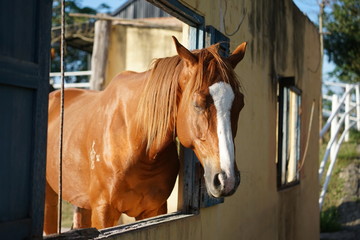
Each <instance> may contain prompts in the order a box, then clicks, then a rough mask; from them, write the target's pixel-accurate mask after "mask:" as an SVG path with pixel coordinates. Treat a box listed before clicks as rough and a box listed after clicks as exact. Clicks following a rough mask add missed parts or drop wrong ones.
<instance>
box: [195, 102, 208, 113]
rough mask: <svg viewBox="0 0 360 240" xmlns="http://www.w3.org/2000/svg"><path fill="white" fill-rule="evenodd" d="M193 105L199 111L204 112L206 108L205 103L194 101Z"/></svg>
mask: <svg viewBox="0 0 360 240" xmlns="http://www.w3.org/2000/svg"><path fill="white" fill-rule="evenodd" d="M193 106H194V108H195V110H196V111H198V112H202V111H204V110H205V105H204V104H201V103H198V102H194V104H193Z"/></svg>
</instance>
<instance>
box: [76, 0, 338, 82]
mask: <svg viewBox="0 0 360 240" xmlns="http://www.w3.org/2000/svg"><path fill="white" fill-rule="evenodd" d="M126 1H127V0H81V1H80V3H81V5H82V6H89V7H92V8H95V9H96V8H97V7H98V6H99V5H100V4H101V3H106V4H107V5H109V7H110V12H113V11H114V10H116V9H117V8H119V7H120V6H121V5H122V4H123V3H125V2H126ZM319 1H320V0H293V2H294V3H295V4H296V5H297V6H298V8H299V9H300V10H301V11H302V12H303V13H304V14H305V15H306V16H308V18H309V19H310V20H311V21H312V22H314V23H315V24H316V25H317V24H318V13H319ZM325 10H327V11H328V10H329V8H325ZM334 67H335V66H334V64H333V63H329V62H328V58H327V56H326V55H325V56H324V62H323V80H330V79H329V77H328V72H331V71H332V70H333V69H334Z"/></svg>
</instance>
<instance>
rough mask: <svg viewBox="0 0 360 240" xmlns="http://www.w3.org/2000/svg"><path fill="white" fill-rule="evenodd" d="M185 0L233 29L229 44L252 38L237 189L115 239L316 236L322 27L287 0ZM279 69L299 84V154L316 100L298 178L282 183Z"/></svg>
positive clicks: (242, 68) (243, 66)
mask: <svg viewBox="0 0 360 240" xmlns="http://www.w3.org/2000/svg"><path fill="white" fill-rule="evenodd" d="M181 2H182V3H183V4H184V5H186V6H187V7H189V8H191V9H193V10H195V11H196V12H198V13H199V14H201V15H203V16H204V17H205V22H206V25H212V26H214V27H215V28H217V29H218V30H220V31H221V32H223V33H226V34H230V35H232V36H229V38H230V44H231V49H232V50H233V49H234V48H235V47H236V46H237V45H238V44H240V43H241V42H243V41H248V48H247V53H246V55H245V58H244V60H243V61H242V62H241V63H240V64H239V65H238V66H237V68H236V72H237V74H238V76H239V78H240V80H241V82H242V84H243V88H244V93H245V107H244V109H243V110H242V112H241V115H240V120H239V128H238V135H237V137H236V140H235V144H236V161H237V165H238V167H239V169H240V171H241V178H242V181H241V184H240V187H239V189H238V191H237V192H236V193H235V194H234V195H233V196H231V197H229V198H226V199H225V203H223V204H220V205H217V206H214V207H209V208H206V209H201V210H200V214H199V215H197V216H194V217H191V218H186V219H182V220H178V221H176V222H170V223H165V224H161V225H159V226H155V227H150V228H147V229H144V230H137V231H135V232H130V233H127V234H124V235H122V236H121V237H119V238H118V239H173V240H180V239H181V240H185V239H186V240H187V239H203V240H216V239H227V240H231V239H244V240H251V239H254V240H260V239H266V240H268V239H281V240H297V239H298V240H302V239H319V209H318V193H319V188H318V186H319V184H318V178H317V176H318V175H317V171H318V157H319V156H318V152H319V144H318V139H319V138H318V132H319V131H318V130H319V123H318V119H319V118H318V116H319V101H320V87H321V62H320V46H319V36H318V33H317V29H316V28H315V26H314V25H313V24H312V23H311V22H310V21H309V20H308V19H307V18H306V17H305V16H304V15H302V14H301V13H300V11H299V10H298V9H297V8H296V7H295V6H294V5H293V3H292V1H290V0H274V1H268V0H257V1H254V0H241V1H240V0H227V1H223V0H208V1H203V0H182V1H181ZM239 24H241V25H240V26H239ZM237 29H239V30H238V31H236V30H237ZM138 48H139V49H141V48H140V47H138ZM277 76H294V77H295V79H296V84H297V86H298V87H299V88H300V89H301V90H302V115H301V129H302V133H301V155H302V156H303V153H304V148H305V141H306V138H307V131H308V127H309V118H310V111H311V104H312V101H313V100H314V101H315V112H314V118H313V124H312V130H311V136H310V142H309V149H308V153H307V156H306V159H305V164H304V167H303V169H302V171H301V179H300V184H299V185H297V186H294V187H291V188H288V189H286V190H282V191H279V190H278V189H277V182H276V174H277V172H276V152H277V129H276V127H277V81H276V77H277Z"/></svg>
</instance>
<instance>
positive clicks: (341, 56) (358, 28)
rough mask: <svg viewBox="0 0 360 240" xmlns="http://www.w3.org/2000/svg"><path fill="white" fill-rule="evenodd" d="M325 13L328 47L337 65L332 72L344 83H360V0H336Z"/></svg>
mask: <svg viewBox="0 0 360 240" xmlns="http://www.w3.org/2000/svg"><path fill="white" fill-rule="evenodd" d="M330 5H331V8H332V11H330V12H329V13H325V16H324V26H325V29H326V30H325V31H326V32H328V34H326V35H325V36H324V48H325V52H326V54H327V55H328V56H329V60H330V61H333V62H334V63H335V65H336V67H335V70H334V71H333V72H332V73H331V75H333V76H335V77H337V78H338V79H339V80H340V81H343V82H350V83H355V82H360V1H359V0H333V1H331V4H330Z"/></svg>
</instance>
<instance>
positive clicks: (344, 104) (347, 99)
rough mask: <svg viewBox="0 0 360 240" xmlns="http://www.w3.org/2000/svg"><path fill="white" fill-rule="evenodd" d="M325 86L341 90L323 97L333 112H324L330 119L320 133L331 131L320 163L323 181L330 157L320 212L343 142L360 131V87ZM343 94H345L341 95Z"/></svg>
mask: <svg viewBox="0 0 360 240" xmlns="http://www.w3.org/2000/svg"><path fill="white" fill-rule="evenodd" d="M323 85H325V86H331V87H336V88H337V89H339V88H340V91H338V93H335V94H333V95H332V96H328V95H323V99H324V100H325V101H326V100H327V101H330V102H331V110H326V109H324V110H323V115H328V116H329V117H328V119H327V121H326V123H325V125H324V127H323V129H321V131H320V138H322V137H323V136H324V135H325V133H326V132H327V131H328V130H329V129H330V140H329V142H328V144H327V146H326V150H325V154H324V157H323V159H322V161H321V163H320V168H319V179H320V180H321V179H322V176H323V173H324V171H325V165H326V163H327V161H328V159H329V156H330V165H329V167H328V170H327V173H326V177H325V181H324V184H323V187H322V190H321V193H320V198H319V205H320V210H321V208H322V205H323V203H324V199H325V194H326V191H327V187H328V185H329V182H330V177H331V173H332V171H333V169H334V166H335V162H336V157H337V154H338V152H339V149H340V146H341V144H342V143H343V141H348V140H349V130H350V129H351V128H353V127H355V126H356V128H357V130H358V131H360V85H359V84H345V83H334V82H324V83H323ZM340 92H343V93H340Z"/></svg>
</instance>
